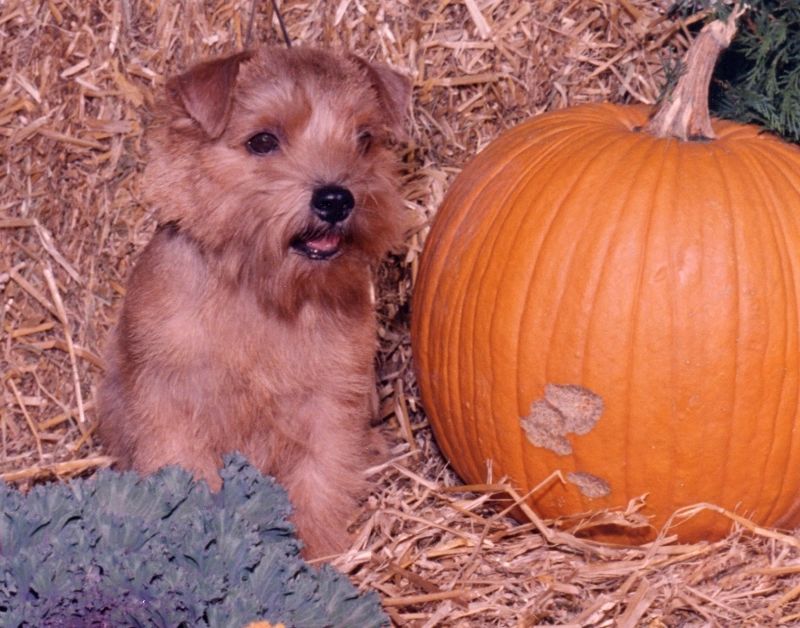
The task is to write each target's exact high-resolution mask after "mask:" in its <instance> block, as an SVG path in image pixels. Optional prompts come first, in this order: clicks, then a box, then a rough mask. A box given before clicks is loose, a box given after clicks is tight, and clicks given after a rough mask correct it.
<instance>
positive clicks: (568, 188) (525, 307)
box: [492, 127, 619, 486]
mask: <svg viewBox="0 0 800 628" xmlns="http://www.w3.org/2000/svg"><path fill="white" fill-rule="evenodd" d="M575 134H577V135H578V137H577V139H573V142H572V144H571V145H570V148H569V153H572V151H575V150H576V147H577V146H578V145H580V146H581V147H582V148H585V146H590V147H592V148H595V149H596V150H595V152H594V153H593V158H592V159H588V160H587V161H586V162H585V166H584V167H583V168H582V169H581V170H580V171H573V172H572V173H571V174H572V175H573V176H572V177H571V179H572V181H573V182H577V181H580V179H581V177H582V175H583V173H584V172H585V171H586V170H588V169H589V168H590V167H591V166H592V164H593V163H594V162H595V159H596V158H597V157H599V156H601V155H603V154H604V152H605V151H606V150H607V148H608V147H609V146H611V145H613V144H614V143H616V142H618V141H619V138H618V137H616V136H612V138H611V139H610V140H609V141H608V142H604V143H603V144H602V145H601V146H600V147H599V148H597V147H596V146H594V145H593V141H594V139H595V136H597V137H598V139H603V137H604V136H606V135H607V132H606V131H605V130H601V131H598V132H594V133H590V134H587V133H586V129H585V128H581V127H576V129H575ZM565 161H566V160H565ZM565 161H561V162H559V164H558V165H559V166H560V165H563V164H564V163H565ZM554 168H555V169H557V168H558V166H554ZM537 176H542V173H541V172H537ZM526 184H527V180H526V181H525V182H524V183H520V187H521V188H526V187H527V185H526ZM554 186H558V187H560V188H562V189H564V190H565V192H564V194H563V195H562V196H561V198H560V199H559V200H558V201H554V202H552V203H551V204H549V206H548V212H549V218H548V220H547V224H546V226H544V227H543V228H542V229H541V231H542V235H541V238H540V239H539V244H538V247H537V250H536V254H535V256H533V257H532V258H531V259H530V260H529V263H528V265H527V268H526V269H525V270H526V271H527V272H526V274H525V278H524V279H521V283H522V285H524V286H526V292H525V296H524V298H522V299H521V301H522V306H521V307H520V316H519V318H517V320H516V321H515V323H514V324H513V325H511V326H510V327H509V333H511V334H513V335H515V336H516V337H517V338H519V336H520V333H519V330H520V329H522V327H523V321H524V318H525V316H524V315H525V313H526V312H528V311H531V308H529V304H530V303H531V302H532V299H533V298H534V297H533V294H532V293H533V290H532V287H533V286H534V284H536V283H538V282H537V280H536V276H537V274H539V273H541V270H540V269H541V265H540V258H541V256H542V254H543V251H545V250H546V248H547V247H546V243H547V241H548V238H549V237H550V236H551V233H552V229H553V227H554V224H555V222H556V220H557V219H558V216H559V215H560V214H561V213H562V210H563V207H564V205H565V204H566V203H567V199H568V198H569V197H570V196H571V195H574V193H575V192H574V190H575V187H576V186H575V185H574V183H573V184H570V185H565V184H564V183H563V182H561V181H554V180H553V179H550V180H548V181H547V182H546V184H545V185H543V186H542V188H541V189H539V192H540V196H541V193H542V192H543V191H544V190H545V188H547V189H549V188H551V187H554ZM519 238H520V233H519V231H517V233H516V234H515V236H514V238H513V240H512V246H511V247H510V248H512V249H514V248H518V246H519V244H518V242H519ZM509 263H510V259H509V258H508V257H506V259H505V261H504V264H503V270H504V272H505V271H506V269H507V268H508V265H509ZM560 298H563V291H562V296H561V297H560ZM553 304H554V307H553V308H552V309H553V310H554V311H556V310H557V309H558V304H557V303H556V302H555V300H553ZM554 317H555V315H553V316H551V319H553V320H554ZM550 325H551V326H552V322H551V323H550ZM496 333H497V332H494V333H493V334H492V335H493V336H494V335H495V334H496ZM525 349H526V347H525V346H524V343H522V342H519V341H518V342H517V349H516V363H517V364H520V363H523V361H524V360H523V351H525ZM540 351H542V352H543V353H545V354H546V355H549V353H550V348H549V347H542V348H541V349H540ZM542 370H543V378H542V379H543V381H545V382H546V381H548V378H547V375H546V373H547V364H546V363H545V364H544V366H543V368H542ZM520 375H521V369H516V374H515V378H516V382H515V388H516V390H517V395H516V397H517V399H516V412H517V415H516V420H517V421H518V420H519V419H520V417H522V416H525V415H526V414H527V412H528V406H529V405H530V403H531V402H532V401H533V399H523V398H522V395H523V391H524V390H526V389H527V386H525V385H524V384H523V383H522V382H520V380H519V377H520ZM534 379H535V377H534ZM535 394H536V393H535ZM543 394H544V390H542V391H540V392H539V395H543ZM535 398H538V397H535ZM519 444H520V459H521V460H522V461H523V464H522V470H523V476H524V479H525V482H526V483H527V484H528V485H529V486H535V485H536V484H538V482H540V481H541V480H542V479H543V478H541V477H539V475H540V474H539V473H537V471H536V470H535V469H532V468H531V467H530V465H531V464H532V462H531V460H530V456H525V455H524V452H525V451H526V449H527V448H528V447H530V445H529V444H528V443H527V440H526V438H525V437H524V436H523V435H522V434H521V432H520V438H519ZM531 477H534V478H535V481H534V482H531Z"/></svg>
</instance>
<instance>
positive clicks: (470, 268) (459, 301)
mask: <svg viewBox="0 0 800 628" xmlns="http://www.w3.org/2000/svg"><path fill="white" fill-rule="evenodd" d="M559 134H560V133H559ZM547 135H548V136H551V139H550V141H553V137H552V136H556V135H557V134H555V133H553V134H547ZM563 135H565V136H569V135H570V134H569V133H563ZM537 141H541V140H540V139H539V140H537ZM556 141H557V143H556V144H555V145H554V146H552V147H550V148H549V150H548V151H546V154H545V155H542V156H540V157H538V158H537V160H536V161H535V162H534V163H533V164H530V166H529V167H527V168H526V170H525V172H526V173H527V171H529V170H533V169H535V168H536V167H537V165H538V163H539V161H541V160H543V159H546V157H547V156H549V155H550V154H551V153H555V152H558V150H559V149H560V148H561V147H562V145H563V144H566V143H567V142H568V141H569V137H565V138H564V139H563V140H556ZM525 150H529V146H528V144H527V143H526V145H525ZM525 150H523V151H521V152H525ZM519 155H520V153H519V152H517V153H513V154H512V155H511V156H509V157H505V156H504V161H503V163H502V164H501V165H500V166H498V167H497V169H496V170H495V173H494V174H493V175H492V176H491V177H490V178H487V179H485V180H486V181H487V183H486V184H485V185H483V186H482V187H480V188H479V189H477V190H473V191H472V193H471V194H470V200H471V202H472V209H473V211H470V212H466V213H465V214H464V215H463V216H461V220H460V221H458V223H457V224H455V226H453V227H451V228H452V229H453V233H458V230H459V227H460V225H461V224H462V223H465V222H466V223H469V222H477V221H478V220H477V217H478V216H480V217H482V216H483V215H484V213H485V212H483V211H482V209H481V208H482V207H483V206H484V204H483V203H482V202H481V200H482V198H483V197H485V196H487V195H490V196H491V197H492V198H491V202H490V203H487V204H491V205H495V204H496V199H495V195H494V188H495V187H497V184H496V181H502V180H504V177H505V174H506V173H505V171H506V169H507V166H508V163H509V161H505V160H511V161H513V160H516V159H518V158H519ZM479 160H480V158H479ZM479 163H482V160H480V161H479ZM515 191H516V190H515V189H514V188H507V189H506V190H505V193H506V196H505V197H504V198H506V199H507V198H508V197H510V196H511V194H512V193H514V192H515ZM498 219H500V220H501V222H504V220H505V218H504V217H503V216H502V215H500V214H499V213H498V214H497V215H495V216H493V217H492V221H491V223H490V226H489V227H488V228H487V230H486V231H483V232H482V233H481V234H470V236H469V238H470V250H474V251H478V252H480V254H476V255H474V256H472V257H471V259H464V261H463V262H462V263H461V264H460V266H459V268H458V271H457V278H458V286H457V287H456V288H455V289H454V290H455V292H456V293H457V294H456V297H455V303H454V305H455V311H454V312H453V313H452V315H453V316H454V317H456V316H457V317H458V322H457V323H454V324H453V325H452V327H451V330H453V331H454V332H455V333H457V334H458V336H454V338H457V339H458V338H463V336H464V335H465V334H466V335H467V336H469V334H468V333H467V330H466V325H465V320H466V317H470V319H471V320H470V326H471V327H474V322H475V312H474V309H475V307H477V306H479V305H481V303H482V301H481V298H480V295H476V300H475V302H474V303H473V304H471V303H469V302H468V300H467V298H466V295H467V292H468V291H466V290H465V289H464V288H463V286H464V285H465V284H466V285H472V284H473V282H474V281H476V279H475V273H476V272H479V271H481V270H482V271H483V274H485V272H486V264H482V263H481V262H482V261H484V260H486V259H489V258H490V257H491V255H490V252H489V251H487V250H486V249H485V247H486V241H487V239H488V237H489V231H490V230H491V229H492V227H493V225H494V224H495V221H496V220H498ZM481 235H483V236H484V237H483V238H481V237H480V236H481ZM482 276H483V275H482ZM451 346H459V343H458V342H455V343H453V344H451ZM463 353H464V352H459V351H451V352H446V357H445V360H446V364H447V368H445V369H444V371H445V372H446V373H460V372H462V369H471V371H472V373H473V374H474V373H475V366H474V365H475V362H474V360H473V361H471V362H470V363H469V364H462V362H463V356H462V354H463ZM462 384H463V381H462V378H458V377H457V378H455V382H454V384H453V385H451V386H448V387H447V390H448V394H449V397H450V399H449V401H448V406H449V407H450V408H455V407H457V406H459V405H460V403H459V400H464V399H471V400H472V403H473V404H477V402H478V400H477V399H475V398H474V395H475V393H476V392H477V390H476V389H475V388H474V387H473V390H472V391H471V392H472V394H465V393H466V392H467V391H465V390H464V389H463V387H462ZM476 407H478V405H476ZM474 427H475V426H474V425H472V424H468V425H466V426H464V429H463V430H459V436H460V437H461V439H462V440H463V443H462V447H461V449H463V450H468V447H467V443H468V442H474V441H475V440H476V439H479V438H481V435H480V434H478V433H477V432H476V431H474ZM492 432H493V433H492V437H493V438H492V439H493V441H494V443H497V441H498V438H497V434H496V432H494V430H492ZM498 449H499V447H497V446H496V445H495V446H494V447H493V448H492V450H493V451H497V450H498ZM482 463H485V461H480V460H477V459H474V458H471V457H470V458H469V460H468V465H469V467H470V469H471V477H473V478H474V479H475V481H483V480H484V479H485V476H486V469H485V467H482V466H481V465H482Z"/></svg>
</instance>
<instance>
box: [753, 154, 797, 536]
mask: <svg viewBox="0 0 800 628" xmlns="http://www.w3.org/2000/svg"><path fill="white" fill-rule="evenodd" d="M759 148H760V147H759ZM754 152H758V148H756V151H748V152H746V153H742V154H741V155H739V158H740V160H746V161H747V162H749V164H750V167H749V168H745V171H747V172H753V173H756V172H758V173H759V175H760V176H759V177H754V179H756V180H763V179H764V178H765V177H766V176H767V175H768V174H771V175H772V179H773V180H774V178H775V177H776V176H777V175H780V177H781V179H782V180H783V181H784V182H785V183H786V184H787V186H788V187H790V188H791V189H792V190H794V191H795V193H796V195H797V197H798V199H800V189H799V188H797V187H796V186H795V185H793V182H792V181H791V177H788V176H787V175H786V172H791V169H788V168H787V165H786V164H785V163H781V162H779V161H778V160H776V159H774V155H773V154H770V151H763V154H762V155H761V157H760V158H756V156H755V154H753V153H754ZM781 161H782V160H781ZM766 162H772V164H773V165H774V167H773V168H772V169H771V170H770V171H769V172H768V171H767V168H766V166H765V163H766ZM758 192H759V196H760V197H761V198H762V203H763V204H764V205H765V206H766V207H768V209H769V211H768V212H767V213H768V214H769V215H770V216H774V218H775V220H777V221H778V223H779V224H778V226H777V229H776V227H774V226H773V235H774V240H775V242H776V245H777V246H778V248H779V251H780V253H781V255H780V263H781V268H782V270H783V272H782V277H783V279H784V287H785V290H784V292H785V293H789V294H791V297H792V298H791V299H789V298H788V295H787V298H786V299H785V301H786V307H785V310H786V315H785V325H784V329H785V334H784V338H783V342H782V343H781V344H782V346H783V347H784V362H787V361H788V358H789V355H790V354H791V355H796V354H797V352H798V343H800V338H799V337H798V333H799V332H798V330H800V316H798V311H799V310H800V295H798V288H797V286H798V277H800V274H799V273H798V269H797V268H796V266H795V262H794V261H793V258H792V256H791V255H789V254H788V251H789V249H790V247H789V243H788V242H787V239H786V233H787V232H790V231H792V229H791V227H790V225H788V224H787V222H786V221H785V220H784V212H783V211H781V208H782V204H781V203H780V202H778V200H777V198H776V193H775V191H774V190H773V189H772V188H769V189H764V188H763V186H759V187H758ZM798 206H799V207H800V203H798ZM793 226H794V227H795V229H794V230H793V231H794V233H795V235H797V234H798V229H797V228H796V223H794V225H793ZM787 264H788V265H787ZM790 303H793V304H794V306H795V307H794V308H791V307H790ZM792 309H793V311H794V315H793V316H792ZM792 330H794V333H792ZM792 346H793V347H794V351H792V350H791V347H792ZM781 382H782V384H781V392H780V398H779V400H778V405H777V411H776V412H775V413H774V418H773V421H772V431H773V438H772V439H770V452H769V453H768V455H767V458H766V459H765V463H764V469H763V472H762V483H761V486H762V490H761V491H760V492H759V493H760V494H763V483H764V478H766V477H767V472H768V471H769V469H771V468H774V467H775V466H776V465H775V463H774V461H773V459H774V457H776V456H777V457H780V458H781V460H780V464H779V468H780V469H783V470H784V473H782V474H780V477H779V479H778V481H777V483H778V489H777V491H775V493H776V495H775V497H773V498H772V501H771V505H770V507H769V510H768V511H767V512H766V518H767V519H768V520H771V519H772V518H773V517H774V513H775V511H776V509H778V510H781V509H782V510H786V509H787V508H788V507H789V506H790V504H789V503H787V502H789V501H791V500H790V499H789V498H788V497H787V496H788V495H789V494H791V493H792V492H796V489H797V487H796V486H795V487H794V489H795V490H794V491H791V490H789V489H787V488H785V487H786V480H787V477H788V473H787V472H789V471H790V470H791V469H792V468H796V467H797V466H799V465H800V461H798V460H797V457H798V456H797V455H793V450H795V451H796V450H797V444H798V435H797V431H798V429H797V420H795V421H792V422H791V428H790V434H788V439H787V438H785V436H787V435H784V434H779V429H778V427H779V426H778V425H777V423H778V421H779V418H780V417H781V416H786V415H790V416H794V417H797V416H798V409H799V408H798V401H799V399H798V394H797V390H796V387H795V393H794V395H793V398H792V399H789V400H788V401H786V402H785V403H784V399H785V397H786V395H787V389H788V388H790V386H791V383H788V384H787V383H786V373H785V372H784V373H782V375H781ZM789 394H791V392H789ZM787 405H788V407H789V408H791V409H788V410H786V411H785V412H780V410H781V409H782V408H784V407H785V406H787ZM785 441H788V443H789V446H788V447H786V448H785V452H784V454H783V455H780V454H779V453H773V452H775V446H776V444H777V443H781V444H782V443H784V442H785ZM792 461H794V464H793V463H792ZM780 496H785V497H784V498H783V499H782V500H781V499H780Z"/></svg>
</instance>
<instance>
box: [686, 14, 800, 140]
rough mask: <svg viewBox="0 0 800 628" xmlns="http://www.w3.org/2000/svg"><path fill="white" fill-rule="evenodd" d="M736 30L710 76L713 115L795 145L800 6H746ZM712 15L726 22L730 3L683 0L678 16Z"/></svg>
mask: <svg viewBox="0 0 800 628" xmlns="http://www.w3.org/2000/svg"><path fill="white" fill-rule="evenodd" d="M747 4H748V6H749V9H748V11H747V12H746V13H745V14H744V15H743V16H742V17H741V18H740V19H739V30H738V32H737V34H736V37H735V38H734V40H733V43H732V44H731V46H730V48H729V49H728V50H727V51H726V52H725V53H724V54H723V56H722V59H721V60H720V63H719V65H718V66H717V69H716V72H715V79H716V81H715V83H714V89H713V92H712V98H711V109H712V112H713V113H714V114H716V115H718V116H720V117H723V118H728V119H732V120H737V121H739V122H745V123H754V124H758V125H760V126H762V127H764V128H765V129H767V130H769V131H772V132H774V133H776V134H778V135H780V136H782V137H784V138H785V139H787V140H790V141H794V142H800V2H799V1H798V0H749V2H748V3H747ZM700 9H712V17H727V15H728V14H729V13H730V9H731V3H730V2H722V1H720V0H700V1H698V0H691V1H690V0H684V1H683V2H679V3H678V4H677V5H676V10H677V12H679V13H680V14H682V15H690V14H692V13H695V12H696V11H698V10H700Z"/></svg>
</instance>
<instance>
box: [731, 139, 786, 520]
mask: <svg viewBox="0 0 800 628" xmlns="http://www.w3.org/2000/svg"><path fill="white" fill-rule="evenodd" d="M748 157H749V155H748V154H747V153H743V154H737V153H732V154H731V155H730V156H729V158H730V159H738V160H739V161H740V162H742V171H743V172H744V173H746V174H745V176H746V177H748V178H752V179H753V180H752V181H750V183H749V185H746V186H744V187H745V188H746V189H748V190H749V191H750V193H751V194H753V195H755V196H758V200H760V203H759V205H757V206H759V207H764V208H765V210H766V211H764V212H763V214H764V216H765V217H766V218H765V220H766V221H767V223H768V224H769V225H770V230H769V231H770V234H771V236H772V238H771V239H772V242H773V247H772V249H771V250H775V251H777V255H776V257H777V259H778V263H779V266H780V270H781V273H780V280H781V281H780V283H781V286H782V288H783V290H782V293H783V297H784V298H783V301H784V303H785V304H786V305H785V311H784V313H783V320H784V324H783V325H781V327H782V328H784V329H785V327H786V325H785V321H786V320H788V309H789V300H788V294H787V289H786V288H787V286H786V279H787V269H786V266H785V257H786V246H785V241H782V240H781V238H779V234H778V231H777V229H776V226H775V222H774V221H775V220H776V219H777V220H779V221H780V217H779V216H776V214H777V213H778V212H779V211H780V210H779V208H777V207H776V206H775V204H774V202H773V200H772V199H771V198H770V199H768V198H767V196H766V195H765V193H764V190H763V187H762V185H760V183H759V177H757V176H754V174H755V173H756V172H761V173H762V176H763V169H762V168H761V166H760V164H758V163H757V162H756V160H751V159H749V158H748ZM747 161H750V162H752V163H750V164H749V165H748V163H745V162H747ZM770 196H771V195H770ZM789 274H790V275H791V274H792V273H791V272H790V273H789ZM772 279H773V278H771V277H769V276H765V277H764V280H765V283H768V282H770V281H771V280H772ZM770 314H771V308H770ZM770 319H772V316H770ZM774 327H775V323H774V321H773V320H770V322H769V324H768V325H767V329H768V332H769V336H768V338H767V342H766V343H765V345H766V346H765V351H768V348H769V344H770V343H769V338H770V336H772V335H773V334H774ZM786 335H788V334H781V336H782V337H781V343H780V344H781V345H782V346H783V355H784V363H785V362H786V361H787V360H786V357H787V351H786V345H787V340H788V338H786V337H785V336H786ZM763 363H764V364H765V365H766V364H767V360H766V356H765V359H764V360H763ZM772 377H773V374H772V373H769V372H765V373H764V378H765V379H772ZM780 381H781V384H780V395H779V398H778V403H777V406H776V407H774V408H770V410H771V414H772V415H773V420H772V424H771V435H770V438H769V439H768V440H769V442H770V451H769V452H768V453H767V455H766V456H765V457H764V462H763V465H762V468H761V473H760V479H759V487H758V495H759V501H761V500H762V499H763V497H764V492H765V482H768V479H769V478H770V476H771V474H770V473H769V469H770V468H771V467H772V463H773V460H772V458H773V456H774V453H773V452H774V451H775V445H776V440H775V433H776V432H777V425H776V421H777V420H778V418H779V416H780V414H779V410H780V409H781V407H782V405H783V404H782V403H781V399H782V398H783V395H784V392H785V381H786V374H785V373H783V374H781V376H780ZM764 401H765V402H766V401H767V399H765V400H764ZM769 483H771V482H769ZM778 494H780V492H779V493H778ZM774 506H775V500H774V498H772V499H771V505H770V509H769V511H768V512H771V511H772V509H773V508H774Z"/></svg>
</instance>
